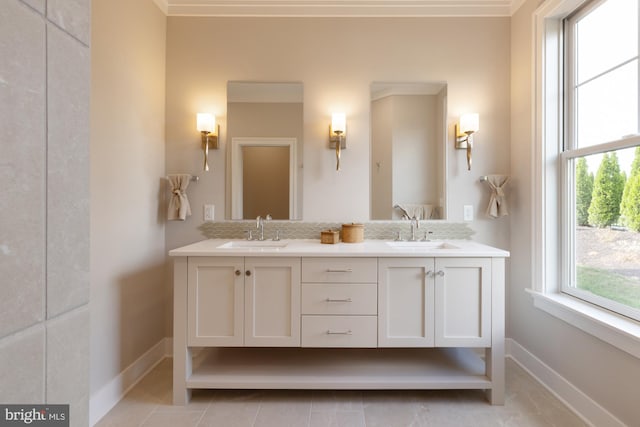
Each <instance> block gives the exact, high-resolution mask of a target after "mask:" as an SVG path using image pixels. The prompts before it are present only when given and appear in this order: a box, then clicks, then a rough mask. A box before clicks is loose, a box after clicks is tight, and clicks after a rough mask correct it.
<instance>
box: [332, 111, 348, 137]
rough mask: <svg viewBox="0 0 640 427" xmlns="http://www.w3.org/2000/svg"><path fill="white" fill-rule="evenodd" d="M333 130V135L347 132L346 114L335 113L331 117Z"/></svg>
mask: <svg viewBox="0 0 640 427" xmlns="http://www.w3.org/2000/svg"><path fill="white" fill-rule="evenodd" d="M331 130H332V131H333V133H336V134H337V133H338V132H340V133H343V134H344V133H346V132H347V118H346V116H345V114H344V113H333V114H332V115H331Z"/></svg>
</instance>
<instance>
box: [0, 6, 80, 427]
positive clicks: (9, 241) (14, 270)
mask: <svg viewBox="0 0 640 427" xmlns="http://www.w3.org/2000/svg"><path fill="white" fill-rule="evenodd" d="M90 12H91V1H90V0H71V1H66V0H49V1H47V2H45V1H44V0H22V1H19V0H5V1H3V2H2V7H1V8H0V41H1V42H0V54H1V55H2V58H3V61H0V99H2V100H3V102H2V103H1V105H0V130H2V134H3V137H4V140H3V155H2V159H0V179H2V182H4V183H5V184H6V187H7V188H6V191H5V192H4V197H3V198H2V200H1V201H0V223H1V224H2V226H3V228H2V233H0V234H2V237H1V241H0V276H2V277H3V278H6V279H7V280H5V282H3V297H2V298H1V299H0V384H2V387H0V402H3V403H6V404H9V403H22V404H24V403H67V404H70V405H71V408H70V413H71V418H70V425H71V426H72V427H76V426H77V427H81V426H87V425H88V423H89V405H88V396H89V369H88V365H89V332H90V331H89V270H90V269H89V257H88V249H89V185H88V181H89V119H88V111H89V82H90V55H89V43H88V40H89V37H88V35H89V34H90V32H89V30H90V26H91V13H90ZM69 379H73V381H70V380H69Z"/></svg>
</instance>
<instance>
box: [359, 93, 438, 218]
mask: <svg viewBox="0 0 640 427" xmlns="http://www.w3.org/2000/svg"><path fill="white" fill-rule="evenodd" d="M446 118H447V85H446V83H442V82H433V83H382V82H380V83H378V82H376V83H373V84H372V85H371V165H370V170H371V182H370V188H371V208H370V212H371V219H372V220H390V219H401V218H403V215H407V216H409V217H413V216H414V215H415V216H416V217H418V218H419V219H444V218H446V184H445V183H446V179H445V176H446V149H445V148H446Z"/></svg>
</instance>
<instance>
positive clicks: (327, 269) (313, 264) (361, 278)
mask: <svg viewBox="0 0 640 427" xmlns="http://www.w3.org/2000/svg"><path fill="white" fill-rule="evenodd" d="M302 281H303V282H316V283H377V282H378V260H377V258H302Z"/></svg>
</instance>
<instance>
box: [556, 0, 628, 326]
mask: <svg viewBox="0 0 640 427" xmlns="http://www.w3.org/2000/svg"><path fill="white" fill-rule="evenodd" d="M639 22H640V2H638V0H599V1H590V2H587V3H585V4H584V5H583V6H582V7H581V8H580V9H578V10H577V11H575V12H573V13H572V14H570V15H569V16H568V17H566V18H565V19H564V20H563V21H562V36H563V47H564V49H563V53H562V58H563V66H562V67H560V68H561V69H562V71H563V85H564V88H563V89H564V91H563V92H564V97H563V105H562V111H561V114H560V115H561V117H562V120H561V124H560V125H559V126H558V128H559V129H558V130H559V133H560V134H561V135H559V136H560V140H561V147H560V149H559V156H558V158H559V162H558V165H559V174H558V176H557V178H558V181H557V182H558V185H559V187H560V194H561V200H560V201H559V203H558V207H559V215H560V220H559V221H558V231H559V233H560V235H561V239H560V242H561V247H560V251H559V254H558V255H559V257H560V260H559V263H558V264H559V266H560V269H559V270H560V276H559V277H558V280H559V283H560V286H559V288H560V289H559V290H560V291H561V292H563V293H566V294H569V295H571V296H574V297H577V298H580V299H582V300H584V301H587V302H589V303H592V304H596V305H598V306H600V307H603V308H606V309H608V310H611V311H613V312H615V313H618V314H622V315H624V316H627V317H630V318H633V319H636V320H640V136H638V134H639V132H640V128H639V125H640V120H639V114H640V108H639V104H640V96H639V87H640V86H639V81H640V74H639V72H638V68H639V67H638V65H639V64H638V61H639V45H640V43H639V37H640V35H639V32H638V23H639Z"/></svg>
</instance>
